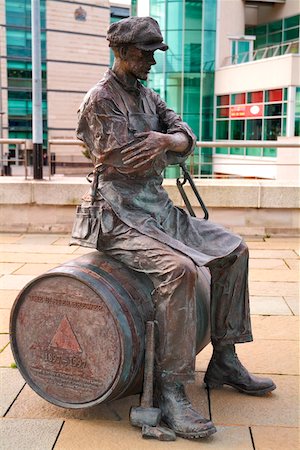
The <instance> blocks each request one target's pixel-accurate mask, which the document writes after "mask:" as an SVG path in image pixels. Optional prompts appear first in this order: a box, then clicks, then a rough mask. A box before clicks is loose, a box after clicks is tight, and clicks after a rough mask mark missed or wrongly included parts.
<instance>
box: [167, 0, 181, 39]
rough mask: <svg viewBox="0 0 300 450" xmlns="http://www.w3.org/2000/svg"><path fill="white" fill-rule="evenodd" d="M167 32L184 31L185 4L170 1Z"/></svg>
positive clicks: (168, 4) (168, 3)
mask: <svg viewBox="0 0 300 450" xmlns="http://www.w3.org/2000/svg"><path fill="white" fill-rule="evenodd" d="M166 6H167V30H168V32H169V31H170V30H176V31H178V30H182V26H183V21H182V19H183V2H182V1H178V0H177V1H168V2H167V4H166Z"/></svg>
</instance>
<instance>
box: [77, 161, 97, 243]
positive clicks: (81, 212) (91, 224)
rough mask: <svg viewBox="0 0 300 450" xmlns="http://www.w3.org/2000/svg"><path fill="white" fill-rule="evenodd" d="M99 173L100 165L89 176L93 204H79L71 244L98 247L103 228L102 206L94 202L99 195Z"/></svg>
mask: <svg viewBox="0 0 300 450" xmlns="http://www.w3.org/2000/svg"><path fill="white" fill-rule="evenodd" d="M99 173H100V171H99V166H96V167H95V170H94V172H93V173H92V174H89V175H88V177H87V179H88V181H90V182H91V183H92V186H91V204H88V205H81V206H77V209H76V216H75V221H74V225H73V229H72V241H71V244H77V245H83V246H86V247H92V248H97V242H98V238H99V232H100V228H101V220H100V219H101V206H99V205H94V203H95V199H96V195H97V186H98V177H99ZM91 175H93V179H92V180H91V179H90V176H91Z"/></svg>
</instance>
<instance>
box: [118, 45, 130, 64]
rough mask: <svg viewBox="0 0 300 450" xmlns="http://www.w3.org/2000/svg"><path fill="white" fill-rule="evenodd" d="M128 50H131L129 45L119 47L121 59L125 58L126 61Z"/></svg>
mask: <svg viewBox="0 0 300 450" xmlns="http://www.w3.org/2000/svg"><path fill="white" fill-rule="evenodd" d="M128 50H129V47H128V46H124V47H119V49H118V51H119V57H120V58H121V59H123V60H124V61H126V60H127V59H128Z"/></svg>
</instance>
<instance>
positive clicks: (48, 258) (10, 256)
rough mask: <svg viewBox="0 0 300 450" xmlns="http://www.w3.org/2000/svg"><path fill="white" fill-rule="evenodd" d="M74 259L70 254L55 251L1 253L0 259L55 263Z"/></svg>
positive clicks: (5, 260) (4, 260)
mask: <svg viewBox="0 0 300 450" xmlns="http://www.w3.org/2000/svg"><path fill="white" fill-rule="evenodd" d="M70 259H74V256H73V255H70V254H55V253H29V254H27V253H15V252H10V253H3V254H2V255H1V260H2V261H3V262H23V263H51V264H52V263H56V264H61V263H64V262H66V261H70Z"/></svg>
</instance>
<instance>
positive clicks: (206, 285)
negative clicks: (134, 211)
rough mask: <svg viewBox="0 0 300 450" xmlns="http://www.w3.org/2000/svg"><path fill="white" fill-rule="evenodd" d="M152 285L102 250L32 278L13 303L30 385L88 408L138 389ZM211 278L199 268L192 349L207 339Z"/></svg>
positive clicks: (20, 360) (17, 346)
mask: <svg viewBox="0 0 300 450" xmlns="http://www.w3.org/2000/svg"><path fill="white" fill-rule="evenodd" d="M152 290H153V285H152V283H151V282H150V280H149V279H148V277H147V276H146V275H145V274H142V273H138V272H134V271H132V270H129V269H127V268H126V267H125V266H124V265H123V264H121V263H119V262H117V261H115V260H114V259H112V258H110V257H108V256H107V255H104V254H102V253H100V252H92V253H89V254H87V255H84V256H81V257H79V258H77V259H75V260H72V261H69V262H67V263H65V264H63V265H61V266H59V267H57V268H55V269H52V270H50V271H49V272H47V273H45V274H43V275H41V276H39V277H37V278H35V279H34V280H33V281H31V282H30V283H29V284H27V286H25V288H24V289H23V290H22V291H21V292H20V294H19V295H18V297H17V298H16V301H15V303H14V306H13V309H12V313H11V320H10V334H11V345H12V350H13V353H14V357H15V361H16V363H17V366H18V368H19V370H20V372H21V374H22V375H23V377H24V378H25V380H26V381H27V383H28V384H29V385H30V386H31V388H32V389H34V391H36V392H37V393H38V394H39V395H40V396H41V397H43V398H44V399H46V400H48V401H49V402H51V403H53V404H55V405H58V406H62V407H65V408H87V407H90V406H93V405H96V404H100V403H102V402H105V401H111V400H113V399H116V398H120V397H123V396H126V395H129V394H132V393H136V392H139V391H140V389H141V378H142V373H143V370H142V367H143V356H144V334H145V322H146V320H149V319H151V318H152V317H153V306H152V302H151V291H152ZM209 298H210V277H209V273H208V271H207V269H206V268H201V269H199V283H198V286H197V329H198V332H197V351H200V350H201V349H202V348H203V347H204V346H205V345H206V344H207V343H208V342H209V301H210V300H209Z"/></svg>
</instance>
